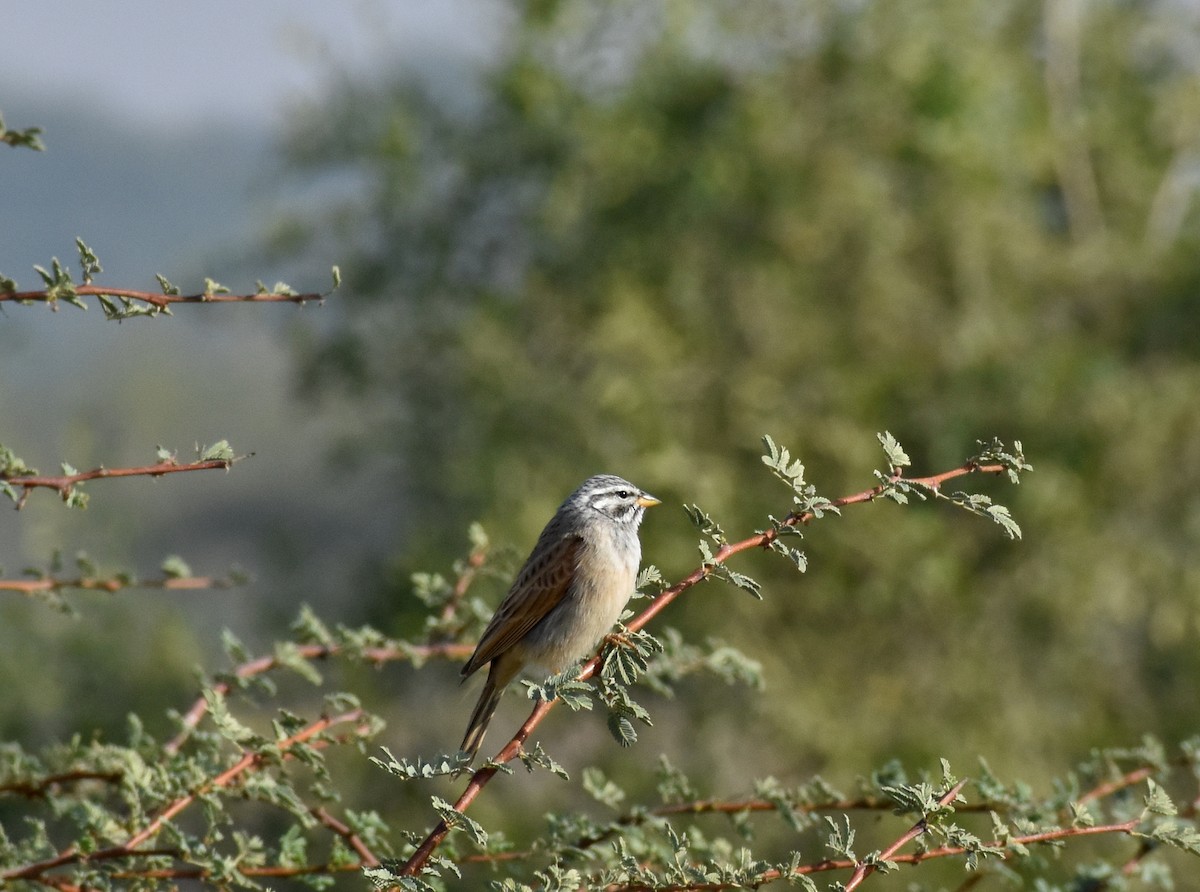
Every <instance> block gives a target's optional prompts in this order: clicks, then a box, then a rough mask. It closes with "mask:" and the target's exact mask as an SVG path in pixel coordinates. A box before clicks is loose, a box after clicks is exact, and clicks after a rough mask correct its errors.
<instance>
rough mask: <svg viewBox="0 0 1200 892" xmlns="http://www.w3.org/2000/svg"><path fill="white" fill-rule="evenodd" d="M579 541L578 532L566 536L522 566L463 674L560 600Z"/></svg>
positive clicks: (522, 634) (501, 650) (506, 645)
mask: <svg viewBox="0 0 1200 892" xmlns="http://www.w3.org/2000/svg"><path fill="white" fill-rule="evenodd" d="M582 542H583V540H582V539H580V538H579V537H578V536H566V537H564V538H562V539H560V540H559V541H558V542H556V543H554V545H553V546H552V547H550V548H549V549H547V550H546V552H545V554H542V555H539V557H538V559H537V561H533V562H530V563H527V564H526V565H525V566H524V567H523V568H522V570H521V574H520V575H519V576H518V577H517V579H516V581H515V582H514V583H513V585H512V588H510V589H509V590H508V594H507V595H505V597H504V601H503V602H502V603H501V604H500V606H499V607H498V608H497V609H496V613H495V615H494V616H493V617H492V621H491V622H489V623H488V625H487V628H486V629H484V630H483V635H482V636H481V637H480V639H479V644H478V645H476V647H475V653H473V654H471V659H469V660H467V664H466V665H465V666H463V668H462V674H463V677H464V678H466V677H467V676H468V675H470V674H471V673H472V672H474V671H475V670H476V669H478V668H479V667H480V666H482V665H484V664H485V663H490V662H491V661H492V660H494V659H496V657H498V656H500V655H501V654H502V653H504V652H505V651H506V650H508V649H509V648H510V647H512V646H513V645H514V644H516V643H517V642H518V641H520V640H521V639H522V638H524V637H525V634H526V633H527V632H528V631H529V630H530V629H532V628H533V627H534V626H536V625H537V624H538V622H540V621H541V619H542V617H544V616H545V615H546V614H547V613H549V612H550V611H551V610H552V609H553V608H554V606H555V605H556V604H557V603H558V602H559V601H561V600H562V598H563V595H565V594H566V592H567V587H568V586H569V585H570V584H571V578H572V577H573V576H574V575H575V565H576V562H577V560H578V556H579V546H580V545H581V544H582Z"/></svg>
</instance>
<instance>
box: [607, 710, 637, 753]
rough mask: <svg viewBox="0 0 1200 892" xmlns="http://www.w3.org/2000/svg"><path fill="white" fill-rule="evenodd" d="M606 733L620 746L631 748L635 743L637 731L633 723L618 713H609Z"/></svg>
mask: <svg viewBox="0 0 1200 892" xmlns="http://www.w3.org/2000/svg"><path fill="white" fill-rule="evenodd" d="M608 731H609V733H610V734H612V736H613V740H615V741H616V742H617V743H619V744H621V746H633V745H634V744H635V743H637V731H636V730H635V729H634V727H633V722H631V721H629V719H628V718H626V717H625V716H624V715H621V714H620V713H617V712H610V713H609V714H608Z"/></svg>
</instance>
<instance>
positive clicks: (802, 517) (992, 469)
mask: <svg viewBox="0 0 1200 892" xmlns="http://www.w3.org/2000/svg"><path fill="white" fill-rule="evenodd" d="M1006 470H1007V468H1006V467H1005V466H1004V465H1002V464H988V465H980V464H977V463H975V462H968V463H966V464H964V465H962V466H960V467H958V468H954V469H952V470H949V471H945V472H943V473H941V474H935V475H933V476H930V477H919V478H905V477H901V476H899V475H896V476H895V477H894V478H893V479H892V480H891V481H889V482H890V483H895V482H898V481H900V480H904V481H906V482H908V483H911V484H914V485H916V486H923V487H926V488H928V489H931V490H934V491H935V492H936V491H937V490H938V489H939V488H940V487H941V485H942V484H943V483H945V482H946V481H947V480H952V479H954V478H956V477H964V476H966V475H968V474H1001V473H1004V472H1005V471H1006ZM885 491H886V485H885V484H879V485H878V486H874V487H872V488H871V489H867V490H863V491H862V492H859V493H855V494H854V495H850V496H844V497H842V498H840V499H836V500H834V501H833V505H835V506H837V507H843V506H845V505H853V504H860V503H863V502H871V501H874V500H875V499H877V498H879V497H880V496H881V495H883V493H884V492H885ZM813 518H814V515H813V514H812V513H811V512H805V513H802V514H791V515H789V516H788V517H787V518H786V519H785V520H784V521H783V525H784V526H798V525H801V524H807V523H808V522H809V521H811V520H812V519H813ZM778 537H779V533H778V531H777V530H775V529H770V530H766V531H765V532H763V533H759V534H757V535H754V536H750V537H749V538H747V539H743V540H742V541H740V542H734V543H726V544H725V545H722V546H721V547H720V548H719V549H718V550H717V552H716V553H715V554H714V555H713V558H712V560H711V562H708V563H705V564H703V565H702V566H700V567H698V568H696V569H695V570H693V571H692V572H691V573H690V574H689V575H688V576H686V577H684V578H683V579H681V580H680V581H679V582H677V583H675V585H673V586H671V587H670V588H668V589H667V590H666V591H664V592H663V593H662V594H660V595H659V596H658V597H657V598H655V599H654V601H652V602H651V603H650V605H649V606H648V607H647V608H646V609H645V610H643V611H642V612H641V613H640V614H638V615H637V616H636V617H634V618H633V619H632V620H630V621H629V622H628V623H626V627H627V628H628V629H629V630H630V631H631V632H636V631H638V630H640V629H642V628H644V627H645V626H646V625H647V624H648V623H649V622H650V621H651V620H652V619H654V618H655V617H656V616H658V614H659V613H661V612H662V611H663V610H664V609H665V608H666V606H667V605H668V604H670V603H671V602H672V601H674V600H675V599H676V598H678V597H679V596H680V595H681V594H683V593H684V592H685V591H687V590H688V589H690V588H692V586H694V585H696V584H697V583H700V582H703V581H704V580H705V579H707V578H708V577H709V576H710V575H711V574H712V572H713V570H714V568H715V566H716V565H717V564H721V563H724V562H725V561H726V560H728V559H729V558H731V557H733V556H734V555H735V554H740V553H741V552H743V551H748V550H750V549H752V548H767V547H769V546H770V544H771V543H772V542H773V541H775V539H777V538H778ZM599 668H600V655H599V654H596V655H595V656H593V657H592V658H591V659H590V660H588V661H587V662H586V663H584V664H583V666H582V667H580V671H579V676H578V678H579V680H580V681H587V680H588V679H590V678H592V677H593V676H594V675H595V674H596V672H597V671H598V670H599ZM557 702H558V701H557V700H551V701H544V700H543V701H539V702H538V703H537V704H536V705H535V706H534V708H533V711H532V712H531V713H530V714H529V717H528V718H527V719H526V720H525V722H524V724H522V725H521V727H520V728H519V729H517V733H516V734H514V735H513V737H512V739H511V740H510V741H509V742H508V743H507V744H505V745H504V747H503V748H502V749H501V750H500V752H499V753H497V754H496V756H495V757H494V758H493V759H492V760H491V762H490V763H489V764H487V765H485V766H484V767H483V768H480V769H478V770H476V771H475V772H474V773H473V774H472V775H471V778H470V780H469V781H468V782H467V787H466V789H465V790H463V793H462V795H461V796H459V798H458V801H457V802H455V803H454V809H455V810H456V811H460V812H461V811H465V810H466V808H467V807H468V806H470V804H471V803H472V802H474V801H475V798H476V797H477V796H478V795H479V793H480V792H481V791H482V790H483V788H484V787H485V786H487V784H488V783H489V782H490V781H491V779H492V778H493V777H495V775H496V772H497V768H496V767H495V766H496V765H503V764H505V763H507V762H511V761H512V760H513V759H515V758H517V757H518V756H519V755H520V754H521V752H522V751H523V748H524V744H525V741H526V740H528V739H529V736H530V734H532V733H533V730H534V728H536V727H537V726H538V725H539V724H541V722H542V720H543V719H544V718H545V717H546V715H547V714H548V713H549V712H550V710H551V709H553V708H554V705H555V704H556V703H557ZM450 830H451V827H450V825H449V824H448V823H447V822H446V821H445V820H439V821H438V822H437V824H436V825H434V827H433V829H432V830H430V831H429V835H428V836H426V837H425V839H424V841H423V842H422V843H421V844H420V845H419V846H418V847H417V849H416V851H414V852H413V854H412V855H410V856H409V858H408V860H407V861H405V863H404V865H403V866H402V867H401V868H400V871H399V873H400V875H402V876H416V875H417V874H418V873H420V871H421V869H422V868H423V867H424V865H425V862H427V861H428V860H429V857H430V856H431V855H432V854H433V852H434V851H435V850H436V849H437V847H438V846H439V845H440V844H441V842H442V840H443V839H445V838H446V835H447V834H448V833H449V832H450Z"/></svg>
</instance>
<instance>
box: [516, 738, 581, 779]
mask: <svg viewBox="0 0 1200 892" xmlns="http://www.w3.org/2000/svg"><path fill="white" fill-rule="evenodd" d="M519 756H520V759H521V763H522V764H523V765H524V766H525V770H526V771H528V772H530V773H533V770H534V768H537V767H541V768H545V769H546V770H547V771H549V772H550V773H551V774H553V775H556V776H557V777H561V778H562V779H563V780H565V781H569V780H570V779H571V776H570V775H569V774H567V770H566V769H565V768H563V767H562V766H561V765H559V764H558V763H557V762H555V761H554V760H553V759H552V758H550V756H549V754H547V753H546V751H545V750H544V749H542V745H541V744H540V743H535V744H534V746H533V750H532V751H530V750H528V749H524V748H523V749H522V750H521V752H520V754H519Z"/></svg>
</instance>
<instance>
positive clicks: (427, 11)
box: [0, 0, 504, 126]
mask: <svg viewBox="0 0 1200 892" xmlns="http://www.w3.org/2000/svg"><path fill="white" fill-rule="evenodd" d="M503 19H504V13H503V10H502V8H501V4H500V3H499V2H497V0H438V2H431V0H350V2H333V3H330V2H328V0H254V2H252V3H246V2H244V0H206V2H205V3H186V4H185V3H177V2H164V0H122V2H119V3H103V4H97V3H95V2H91V0H67V2H47V0H5V2H4V3H3V5H0V34H2V35H3V42H4V51H3V52H2V53H0V110H3V111H4V112H5V113H6V117H7V118H8V123H9V124H10V125H11V126H20V125H22V124H23V123H24V122H22V121H18V120H15V119H14V118H13V113H14V112H13V110H12V109H11V108H10V107H9V105H10V103H11V95H13V94H15V95H20V96H22V97H24V96H26V95H28V94H29V93H35V94H40V95H42V96H45V95H46V94H49V95H54V94H65V95H72V96H77V97H79V98H83V99H87V100H91V101H95V102H99V103H103V104H104V105H105V106H108V107H111V109H112V110H119V111H120V112H122V113H124V114H127V115H129V116H131V117H133V118H136V119H140V120H144V121H153V122H155V123H159V124H163V125H167V126H171V125H179V124H185V123H187V122H190V121H194V120H195V119H196V118H197V117H198V116H200V117H212V118H218V119H226V120H230V121H231V123H243V122H244V121H246V120H247V119H249V120H255V121H262V122H264V123H268V124H270V123H275V122H276V121H275V120H274V116H277V115H279V114H280V113H281V108H282V107H283V104H284V101H285V100H288V99H291V98H294V97H296V96H301V97H303V96H305V95H310V94H311V93H312V91H314V90H317V89H319V85H320V84H321V82H322V81H323V80H325V78H326V77H327V75H328V73H329V72H330V71H331V70H344V71H349V72H352V73H367V72H370V71H371V70H372V68H379V67H384V66H388V67H390V66H392V65H394V64H400V65H411V66H412V67H413V68H414V69H416V70H420V69H422V68H425V67H427V66H428V65H429V64H430V63H431V62H433V63H434V64H436V62H437V61H438V60H455V61H467V60H471V59H482V58H486V57H487V56H488V54H489V53H490V52H491V51H492V50H493V49H494V47H495V45H496V40H495V37H496V34H497V33H498V32H499V31H500V30H501V28H502V24H503ZM6 99H7V100H8V101H7V102H6Z"/></svg>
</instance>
